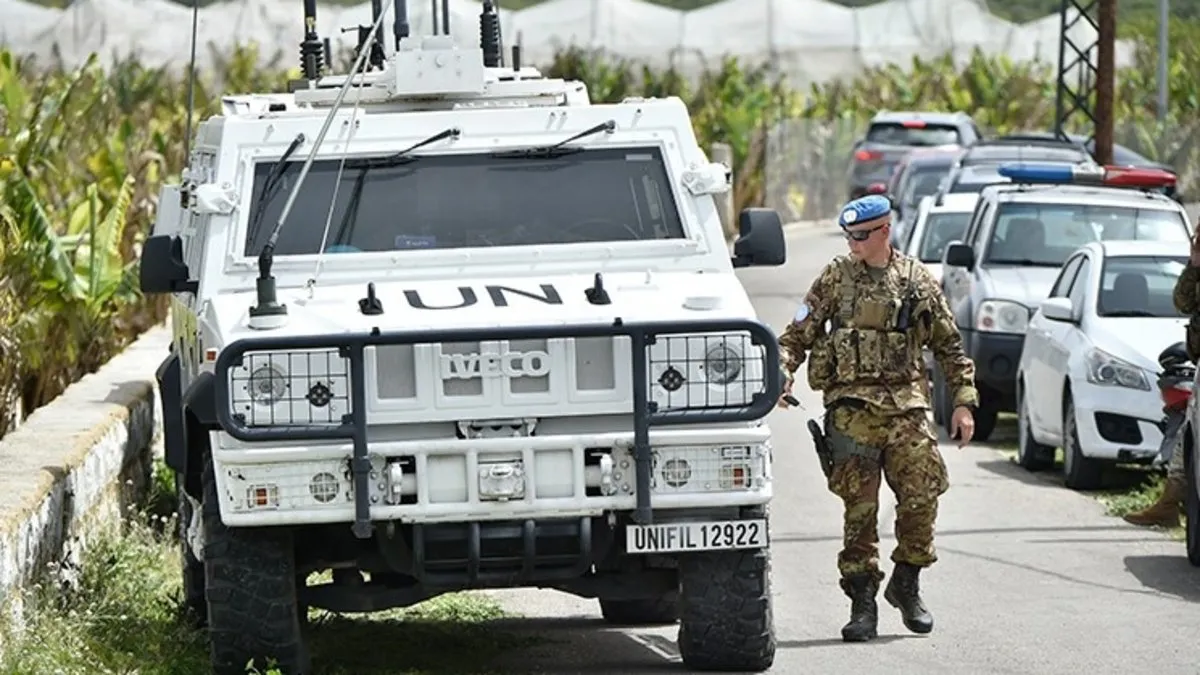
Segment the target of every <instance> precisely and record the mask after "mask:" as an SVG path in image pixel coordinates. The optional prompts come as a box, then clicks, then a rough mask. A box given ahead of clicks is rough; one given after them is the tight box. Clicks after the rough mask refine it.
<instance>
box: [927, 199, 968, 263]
mask: <svg viewBox="0 0 1200 675" xmlns="http://www.w3.org/2000/svg"><path fill="white" fill-rule="evenodd" d="M970 220H971V212H970V211H966V212H962V213H931V214H929V217H928V218H927V219H926V220H925V230H924V232H922V233H921V248H920V251H919V253H918V254H917V257H918V258H919V259H920V261H921V262H923V263H938V262H941V261H942V253H943V252H944V251H945V250H946V244H949V243H950V242H952V241H961V240H962V238H963V233H965V232H966V231H967V223H968V222H970Z"/></svg>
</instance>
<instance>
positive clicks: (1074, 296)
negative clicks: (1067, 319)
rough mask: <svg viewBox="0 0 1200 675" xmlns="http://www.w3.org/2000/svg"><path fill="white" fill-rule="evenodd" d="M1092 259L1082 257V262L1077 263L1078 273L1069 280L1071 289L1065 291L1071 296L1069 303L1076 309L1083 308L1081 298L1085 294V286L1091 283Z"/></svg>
mask: <svg viewBox="0 0 1200 675" xmlns="http://www.w3.org/2000/svg"><path fill="white" fill-rule="evenodd" d="M1091 269H1092V261H1091V260H1089V259H1088V258H1087V257H1083V263H1082V264H1080V265H1079V274H1076V275H1075V280H1074V281H1073V282H1071V290H1069V291H1067V295H1068V297H1070V298H1071V304H1072V305H1074V306H1075V309H1076V310H1079V309H1082V308H1083V299H1084V296H1085V295H1087V286H1088V284H1089V283H1091V278H1090V276H1091Z"/></svg>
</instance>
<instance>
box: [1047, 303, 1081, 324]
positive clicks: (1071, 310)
mask: <svg viewBox="0 0 1200 675" xmlns="http://www.w3.org/2000/svg"><path fill="white" fill-rule="evenodd" d="M1041 309H1042V316H1044V317H1046V318H1047V319H1050V320H1051V321H1065V322H1067V323H1075V304H1074V303H1072V302H1071V299H1070V298H1046V299H1045V300H1043V301H1042V306H1041Z"/></svg>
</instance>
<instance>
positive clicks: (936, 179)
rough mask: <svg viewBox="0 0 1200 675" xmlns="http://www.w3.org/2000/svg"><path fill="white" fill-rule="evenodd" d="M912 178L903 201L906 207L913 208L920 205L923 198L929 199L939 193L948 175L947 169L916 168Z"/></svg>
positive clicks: (906, 185) (905, 188)
mask: <svg viewBox="0 0 1200 675" xmlns="http://www.w3.org/2000/svg"><path fill="white" fill-rule="evenodd" d="M912 172H913V173H912V176H911V177H910V178H909V179H908V182H907V183H906V184H905V186H904V194H903V195H901V199H902V200H903V203H904V204H905V205H906V206H909V207H912V206H915V205H916V204H918V203H920V201H921V198H922V197H929V196H931V195H933V194H934V193H936V192H937V189H938V186H940V185H941V184H942V178H943V177H944V176H945V175H946V167H928V168H919V169H918V168H914V169H913V170H912Z"/></svg>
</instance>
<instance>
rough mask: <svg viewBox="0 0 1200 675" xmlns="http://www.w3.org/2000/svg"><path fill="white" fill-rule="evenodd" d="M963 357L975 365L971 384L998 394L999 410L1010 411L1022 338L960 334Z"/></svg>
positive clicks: (991, 334)
mask: <svg viewBox="0 0 1200 675" xmlns="http://www.w3.org/2000/svg"><path fill="white" fill-rule="evenodd" d="M962 336H963V346H964V347H965V349H966V352H967V356H968V357H969V358H970V359H971V360H972V361H974V362H975V384H976V386H977V387H981V388H987V389H990V390H991V391H992V392H993V393H994V394H999V396H1000V399H1001V409H1003V410H1011V409H1012V408H1013V407H1015V406H1014V404H1015V401H1013V399H1014V397H1015V395H1016V385H1017V365H1018V364H1019V363H1020V362H1021V350H1022V349H1024V347H1025V336H1024V335H1014V334H1011V333H986V332H982V331H975V330H964V331H962Z"/></svg>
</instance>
